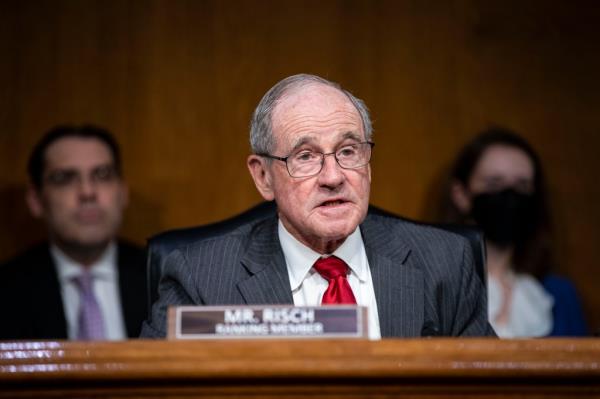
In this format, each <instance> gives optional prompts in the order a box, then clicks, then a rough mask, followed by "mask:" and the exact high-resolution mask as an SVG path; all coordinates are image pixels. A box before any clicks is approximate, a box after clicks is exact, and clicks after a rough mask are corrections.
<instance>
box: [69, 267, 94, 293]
mask: <svg viewBox="0 0 600 399" xmlns="http://www.w3.org/2000/svg"><path fill="white" fill-rule="evenodd" d="M73 281H74V282H75V284H76V285H77V287H78V288H79V291H80V292H82V293H86V294H87V293H90V292H93V291H92V287H93V285H92V284H93V277H92V274H91V273H90V272H87V271H84V272H83V273H81V274H80V275H78V276H75V277H73Z"/></svg>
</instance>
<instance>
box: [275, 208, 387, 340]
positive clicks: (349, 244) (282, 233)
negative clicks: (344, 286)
mask: <svg viewBox="0 0 600 399" xmlns="http://www.w3.org/2000/svg"><path fill="white" fill-rule="evenodd" d="M278 232H279V242H280V243H281V249H282V250H283V255H284V256H285V263H286V265H287V270H288V275H289V278H290V285H291V287H292V295H293V297H294V305H296V306H318V305H320V304H321V299H322V297H323V294H324V293H325V290H326V289H327V287H328V286H329V283H328V282H327V280H326V279H325V278H323V277H321V275H320V274H319V273H318V272H317V271H316V270H315V269H313V265H314V263H315V262H316V261H317V259H319V258H320V257H321V254H319V253H317V252H315V251H313V250H312V249H310V248H308V247H307V246H306V245H304V244H302V243H301V242H300V241H298V240H297V239H296V238H295V237H294V236H292V235H291V234H290V233H289V232H288V231H287V230H286V228H285V226H284V225H283V223H282V222H281V220H280V221H279V228H278ZM330 255H335V256H337V257H338V258H340V259H342V260H343V261H344V262H346V264H347V265H348V267H349V268H350V274H349V275H348V282H349V283H350V287H351V288H352V292H353V293H354V297H355V298H356V303H357V304H358V305H361V306H366V307H367V308H368V311H367V313H368V319H369V320H368V325H369V338H370V339H380V338H381V330H380V328H379V316H378V313H377V301H376V300H375V290H374V289H373V279H372V278H371V269H370V268H369V260H368V259H367V253H366V251H365V244H364V243H363V240H362V236H361V234H360V228H359V227H357V228H356V230H354V232H353V233H352V234H351V235H350V236H348V237H347V238H346V240H345V241H344V243H343V244H342V245H340V247H339V248H338V249H336V250H335V251H334V252H333V254H330Z"/></svg>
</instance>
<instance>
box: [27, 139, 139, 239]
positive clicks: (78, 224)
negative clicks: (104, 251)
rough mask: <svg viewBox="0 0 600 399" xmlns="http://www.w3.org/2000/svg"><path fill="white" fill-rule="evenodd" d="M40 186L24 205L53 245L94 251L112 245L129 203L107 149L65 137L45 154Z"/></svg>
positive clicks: (92, 143)
mask: <svg viewBox="0 0 600 399" xmlns="http://www.w3.org/2000/svg"><path fill="white" fill-rule="evenodd" d="M44 159H45V162H44V171H43V176H42V185H41V188H40V189H39V190H36V189H31V190H30V191H29V195H28V203H29V206H30V209H31V211H32V213H33V214H34V216H37V217H40V218H43V219H44V220H45V221H46V224H47V225H48V230H49V233H50V236H51V238H52V240H53V241H55V242H57V243H58V244H59V245H60V244H61V243H62V244H65V245H70V246H76V247H79V248H87V247H89V248H97V247H101V246H104V245H106V244H107V243H108V242H109V241H110V240H112V239H113V238H114V237H115V235H116V233H117V230H118V228H119V226H120V224H121V219H122V214H123V209H124V208H125V206H126V204H127V200H128V191H127V187H126V186H125V184H124V183H123V181H122V180H121V178H120V176H119V175H118V173H117V170H116V169H115V163H114V159H113V157H112V154H111V152H110V149H109V147H108V146H107V145H106V144H104V143H103V142H102V141H100V140H98V139H95V138H79V137H65V138H61V139H59V140H57V141H55V142H54V143H52V144H51V145H50V146H49V147H48V149H47V150H46V153H45V158H44Z"/></svg>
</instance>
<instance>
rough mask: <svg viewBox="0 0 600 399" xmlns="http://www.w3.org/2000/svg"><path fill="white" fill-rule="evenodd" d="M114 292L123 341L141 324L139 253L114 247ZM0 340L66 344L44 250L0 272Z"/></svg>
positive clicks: (53, 276)
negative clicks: (116, 290)
mask: <svg viewBox="0 0 600 399" xmlns="http://www.w3.org/2000/svg"><path fill="white" fill-rule="evenodd" d="M117 254H118V268H119V291H120V294H121V306H122V310H123V317H124V319H125V328H126V330H127V335H128V336H129V337H137V336H139V332H140V328H141V325H142V321H143V320H144V319H145V318H146V315H147V313H146V309H147V307H146V295H147V293H146V269H145V254H144V251H143V250H142V249H141V248H139V247H136V246H133V245H131V244H127V243H125V242H119V244H118V246H117ZM0 287H2V288H1V290H0V339H5V340H7V339H66V338H67V322H66V318H65V312H64V309H63V303H62V298H61V293H60V283H59V281H58V275H57V273H56V268H55V266H54V262H53V261H52V257H51V256H50V249H49V246H48V244H42V245H38V246H36V247H34V248H31V249H30V250H28V251H26V252H25V253H23V254H21V255H19V256H17V257H16V258H14V259H12V260H10V261H8V262H7V263H5V264H3V265H2V266H0Z"/></svg>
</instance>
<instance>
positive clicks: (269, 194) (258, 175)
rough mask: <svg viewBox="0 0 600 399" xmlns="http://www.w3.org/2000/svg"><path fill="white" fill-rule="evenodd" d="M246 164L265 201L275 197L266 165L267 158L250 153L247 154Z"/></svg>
mask: <svg viewBox="0 0 600 399" xmlns="http://www.w3.org/2000/svg"><path fill="white" fill-rule="evenodd" d="M247 165H248V170H249V171H250V174H251V175H252V179H253V180H254V185H255V186H256V188H257V190H258V192H259V193H260V195H262V197H263V198H264V199H265V200H267V201H272V200H273V199H275V194H274V192H273V181H272V176H271V170H270V168H269V167H268V165H267V160H265V159H264V158H263V157H259V156H258V155H254V154H252V155H250V156H248V161H247Z"/></svg>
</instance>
